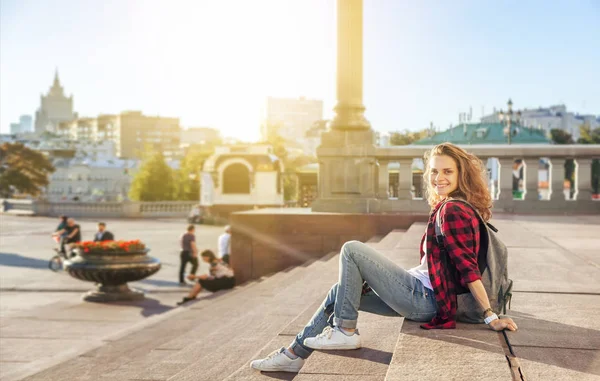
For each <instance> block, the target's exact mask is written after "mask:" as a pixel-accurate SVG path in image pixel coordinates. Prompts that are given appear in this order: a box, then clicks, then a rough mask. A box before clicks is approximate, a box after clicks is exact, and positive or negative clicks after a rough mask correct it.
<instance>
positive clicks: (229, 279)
mask: <svg viewBox="0 0 600 381" xmlns="http://www.w3.org/2000/svg"><path fill="white" fill-rule="evenodd" d="M200 257H202V260H203V261H204V262H206V263H208V264H209V265H210V275H207V274H202V275H193V274H190V275H188V276H187V278H188V279H189V280H198V283H196V284H195V285H194V288H192V291H190V293H189V295H188V296H186V297H184V298H183V300H182V301H181V302H178V303H177V304H178V305H182V304H184V303H186V302H189V301H190V300H194V299H196V296H198V294H199V293H200V291H202V289H203V288H204V289H206V290H208V291H211V292H215V291H219V290H226V289H229V288H233V287H234V286H235V278H234V276H233V270H231V269H230V268H229V267H228V266H227V265H226V264H224V263H223V262H221V260H219V258H217V257H216V255H215V254H214V253H213V252H212V251H210V250H204V251H203V252H202V253H201V254H200Z"/></svg>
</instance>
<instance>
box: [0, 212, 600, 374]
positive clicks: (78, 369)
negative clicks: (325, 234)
mask: <svg viewBox="0 0 600 381" xmlns="http://www.w3.org/2000/svg"><path fill="white" fill-rule="evenodd" d="M1 218H2V225H1V229H2V232H1V235H0V238H1V242H0V245H1V250H0V251H1V254H0V278H1V287H2V292H1V294H0V307H1V308H0V312H1V315H0V317H1V321H0V380H2V381H12V380H21V379H23V380H28V381H53V380H56V381H58V380H82V381H83V380H108V379H110V380H111V381H117V380H119V381H120V380H123V381H125V380H172V381H178V380H190V381H191V380H194V381H196V380H221V379H227V380H229V381H231V380H269V379H273V378H275V379H285V380H292V379H293V380H296V381H302V380H367V381H369V380H389V381H394V380H398V381H400V380H402V381H406V380H423V379H436V378H439V379H455V380H467V379H468V380H486V381H488V380H511V379H512V380H515V379H516V380H519V379H524V380H600V331H599V330H598V326H597V318H596V316H598V315H600V282H599V281H598V279H600V250H598V247H600V235H599V234H598V233H599V232H600V216H546V217H538V216H513V215H498V216H495V218H494V221H493V222H494V224H495V225H496V226H497V227H498V228H499V229H500V237H501V238H502V239H503V241H504V242H505V243H506V244H507V246H508V247H509V253H510V257H509V275H510V277H511V278H512V279H513V280H514V281H515V290H514V291H515V292H514V297H513V301H512V309H511V310H510V311H509V315H510V316H512V317H513V318H514V319H515V321H516V322H517V324H518V325H519V328H520V329H519V331H517V332H514V333H513V332H510V333H507V335H506V339H507V340H508V341H506V340H505V338H504V337H503V336H502V334H496V333H494V332H492V331H490V330H489V329H488V328H487V327H485V326H483V325H472V324H461V323H459V325H458V329H456V330H444V331H437V330H434V331H425V330H422V329H419V327H418V324H417V323H414V322H410V321H407V320H406V321H405V320H404V319H403V318H399V317H380V316H376V315H372V314H368V313H361V318H360V322H359V325H360V327H361V334H362V335H363V343H364V345H363V346H364V347H363V348H362V349H360V350H358V351H333V352H330V353H326V352H317V353H315V354H314V355H313V356H312V357H311V358H310V359H309V360H308V361H307V363H306V365H305V367H304V368H303V369H302V371H301V372H300V373H299V374H262V373H260V372H256V371H253V370H250V369H249V367H248V362H249V361H250V360H251V359H253V358H256V357H257V356H262V355H266V354H268V353H269V352H270V351H272V350H273V349H276V348H279V347H281V346H282V345H286V344H287V343H289V342H290V340H291V339H292V338H293V336H294V335H295V334H296V333H297V332H298V330H299V329H301V327H302V326H303V324H304V323H305V322H306V321H307V319H309V318H310V316H311V314H312V313H313V311H314V309H315V308H316V307H317V306H318V303H320V300H321V299H322V298H323V295H324V294H325V293H326V292H327V290H328V288H329V286H330V285H331V284H332V283H333V282H334V281H335V279H336V277H337V273H338V267H337V255H335V253H332V254H331V255H329V256H327V257H325V258H324V259H323V260H317V261H315V262H313V263H311V264H308V265H306V266H299V267H297V268H294V269H292V270H288V271H283V272H281V273H278V274H276V275H273V276H272V277H269V278H267V279H264V280H262V281H259V282H251V283H249V284H247V285H244V286H242V287H238V288H236V289H235V290H233V291H232V292H229V293H225V294H214V295H211V294H209V293H205V294H203V297H202V299H201V300H199V301H196V302H194V303H191V304H190V305H189V306H186V307H184V308H179V307H178V308H175V302H176V301H177V300H178V299H179V298H180V297H181V295H182V293H183V292H185V289H182V288H179V287H178V284H177V283H176V280H177V263H178V256H177V252H178V250H177V237H178V236H179V234H180V233H181V231H182V230H183V229H184V228H185V226H186V224H185V221H179V220H171V219H165V220H129V221H111V220H108V221H107V223H108V226H109V228H110V230H111V231H113V232H114V233H115V234H116V236H117V238H121V237H122V238H139V239H141V240H143V241H145V242H147V243H148V246H150V247H151V248H152V252H151V254H152V255H154V256H157V257H158V258H160V259H161V261H162V263H163V268H162V270H161V271H159V272H158V273H157V274H155V275H154V276H153V277H151V278H150V279H149V280H147V281H144V282H137V283H134V284H132V285H133V286H135V287H137V288H140V289H144V290H146V291H147V299H146V300H145V301H143V302H137V303H130V304H128V303H113V304H98V303H86V302H82V301H81V299H80V297H81V294H82V293H83V292H84V291H86V290H88V289H90V288H91V286H92V285H91V284H88V283H84V282H81V281H77V280H74V279H70V277H69V276H67V275H64V274H54V273H52V272H50V271H49V270H48V269H47V267H46V265H47V259H48V257H49V256H50V255H51V254H52V251H51V250H50V249H51V247H52V241H51V240H50V239H49V238H48V236H49V234H50V232H51V231H52V229H53V227H54V225H55V221H54V220H53V219H48V218H41V217H16V216H1ZM81 224H82V228H83V230H84V233H85V234H84V236H85V238H89V237H91V235H92V233H93V228H94V224H95V221H81ZM423 229H424V224H422V223H415V224H413V226H411V227H410V228H409V229H408V230H407V231H394V232H391V233H390V234H388V235H386V236H385V237H379V238H380V239H381V238H382V239H381V240H378V239H376V240H374V241H372V243H370V245H372V246H374V247H375V248H377V249H378V250H379V251H381V252H382V253H383V254H385V255H387V256H388V257H389V258H390V259H392V260H394V261H396V262H397V263H398V264H400V265H401V266H404V267H409V266H413V265H414V264H415V263H416V262H417V259H418V258H417V256H416V254H415V248H416V247H417V246H418V244H419V239H420V236H421V234H422V231H423ZM221 230H222V228H221V227H209V226H199V227H198V241H199V246H200V247H201V248H204V247H206V248H211V249H215V246H216V237H217V236H218V235H219V234H220V233H221ZM249 329H250V332H251V334H248V332H249ZM507 342H508V343H510V346H507ZM423 356H427V362H426V366H424V363H423ZM507 358H508V359H509V360H510V361H509V362H507ZM521 374H522V375H523V378H520V375H521ZM450 375H451V377H450Z"/></svg>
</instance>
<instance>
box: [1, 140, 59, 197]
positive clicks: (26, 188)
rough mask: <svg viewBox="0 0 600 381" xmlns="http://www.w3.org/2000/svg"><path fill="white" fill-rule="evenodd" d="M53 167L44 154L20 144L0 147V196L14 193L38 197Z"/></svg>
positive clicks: (8, 195)
mask: <svg viewBox="0 0 600 381" xmlns="http://www.w3.org/2000/svg"><path fill="white" fill-rule="evenodd" d="M54 170H55V169H54V166H53V165H52V163H51V162H50V160H48V158H47V157H46V156H44V154H42V153H41V152H39V151H34V150H32V149H30V148H27V147H25V146H24V145H23V144H22V143H4V144H2V145H1V146H0V194H1V195H2V197H5V198H8V197H11V196H12V194H13V193H14V192H18V193H23V194H28V195H31V196H33V197H36V196H38V195H39V194H40V193H41V192H42V190H43V187H45V186H47V185H48V175H49V174H51V173H52V172H54Z"/></svg>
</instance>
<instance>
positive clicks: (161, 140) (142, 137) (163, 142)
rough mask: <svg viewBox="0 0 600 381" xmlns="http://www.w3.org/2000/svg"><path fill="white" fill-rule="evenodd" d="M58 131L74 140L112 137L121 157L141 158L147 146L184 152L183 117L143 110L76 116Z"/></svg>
mask: <svg viewBox="0 0 600 381" xmlns="http://www.w3.org/2000/svg"><path fill="white" fill-rule="evenodd" d="M56 132H57V133H58V134H59V135H60V136H63V137H65V138H68V139H73V140H80V141H81V140H86V141H91V142H101V141H106V140H109V141H112V142H114V149H115V155H116V156H117V157H120V158H127V159H134V158H141V157H142V155H143V153H144V151H146V150H147V149H154V150H158V151H161V152H163V154H164V155H165V156H166V157H175V156H178V155H179V154H180V142H181V128H180V126H179V118H167V117H160V116H147V115H143V114H142V113H141V111H124V112H122V113H120V114H118V115H99V116H98V117H96V118H76V119H73V120H69V121H65V122H62V123H60V124H59V126H58V128H57V131H56Z"/></svg>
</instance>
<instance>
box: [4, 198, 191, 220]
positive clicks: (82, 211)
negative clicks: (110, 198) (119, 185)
mask: <svg viewBox="0 0 600 381" xmlns="http://www.w3.org/2000/svg"><path fill="white" fill-rule="evenodd" d="M0 202H1V203H2V204H3V205H4V206H5V207H4V209H5V210H4V212H7V213H14V214H34V215H38V216H59V215H61V214H62V215H66V216H70V217H80V218H81V217H84V218H85V217H90V218H91V217H107V218H153V217H186V216H187V215H188V213H189V212H190V209H191V208H192V206H193V205H196V204H198V202H196V201H160V202H133V201H124V202H98V203H92V202H46V201H40V200H13V199H6V200H5V199H2V200H0Z"/></svg>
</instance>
